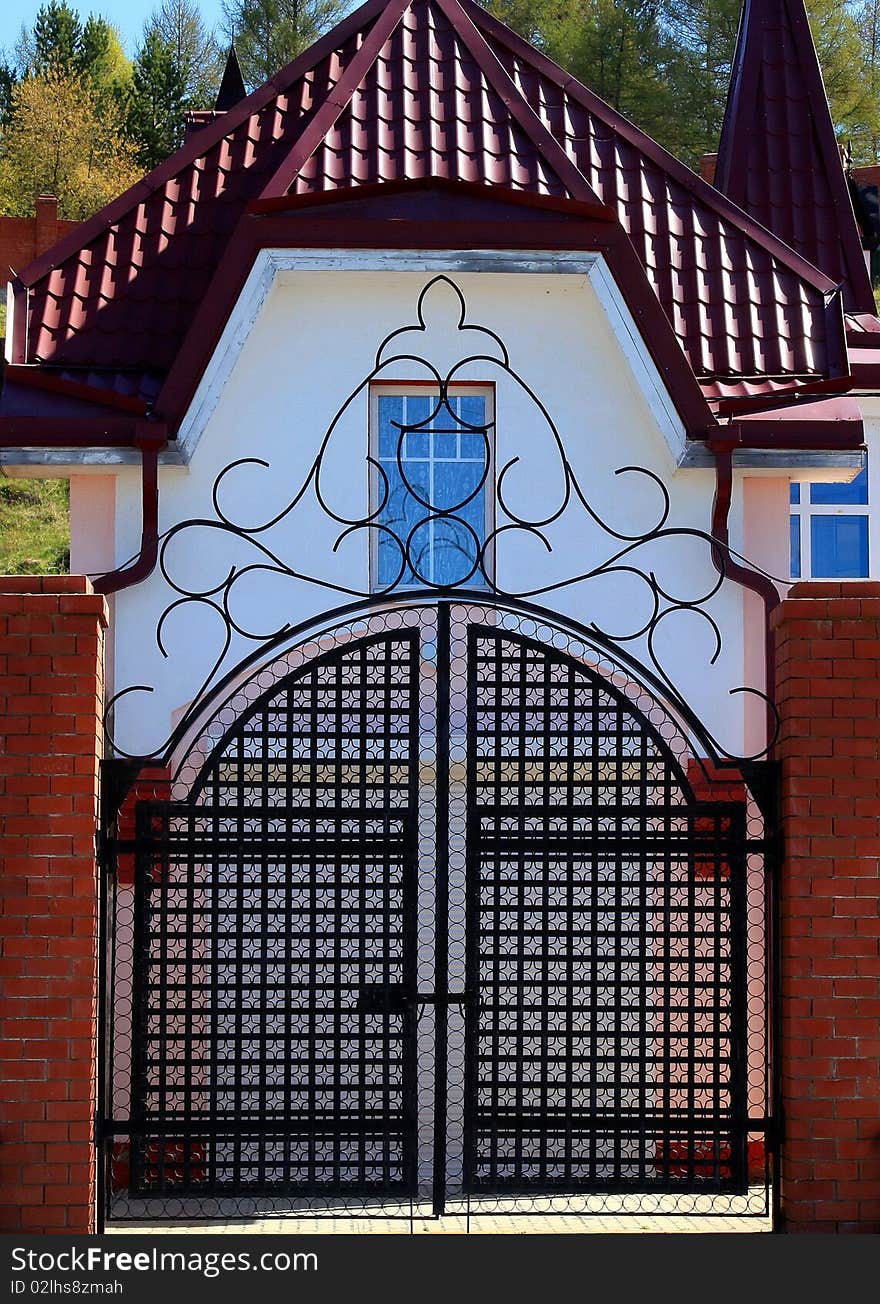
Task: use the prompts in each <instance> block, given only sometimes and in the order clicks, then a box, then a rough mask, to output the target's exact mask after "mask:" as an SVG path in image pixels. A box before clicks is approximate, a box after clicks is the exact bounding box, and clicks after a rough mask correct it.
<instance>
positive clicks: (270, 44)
mask: <svg viewBox="0 0 880 1304" xmlns="http://www.w3.org/2000/svg"><path fill="white" fill-rule="evenodd" d="M350 8H351V3H350V0H224V2H223V12H224V15H225V19H226V24H225V31H226V34H227V36H228V38H229V40H230V41H234V42H235V49H236V53H237V54H238V61H239V63H240V64H241V72H242V76H243V77H244V80H245V84H246V85H247V86H249V87H250V88H253V87H255V86H259V85H261V84H262V83H263V82H264V81H266V80H267V78H269V77H272V76H273V75H274V74H275V73H276V72H278V70H279V68H283V67H284V65H285V64H288V63H290V61H291V60H292V59H295V58H296V56H297V55H298V54H300V53H301V51H303V50H305V49H306V48H307V47H308V46H309V45H311V44H312V43H313V42H314V41H316V40H317V38H318V37H319V36H321V35H322V34H323V33H324V32H326V31H328V30H329V29H330V28H331V27H332V26H333V24H334V23H337V22H338V21H339V19H340V18H342V17H343V16H344V15H345V14H346V13H347V12H348V10H349V9H350Z"/></svg>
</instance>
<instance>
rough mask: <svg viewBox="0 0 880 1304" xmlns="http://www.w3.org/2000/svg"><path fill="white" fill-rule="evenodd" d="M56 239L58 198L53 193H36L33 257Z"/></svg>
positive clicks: (47, 247)
mask: <svg viewBox="0 0 880 1304" xmlns="http://www.w3.org/2000/svg"><path fill="white" fill-rule="evenodd" d="M57 239H58V200H57V198H56V197H55V195H37V219H36V235H35V246H36V247H35V250H34V257H35V258H39V256H40V254H42V253H44V252H45V251H46V250H47V249H49V248H50V247H51V246H52V245H53V244H54V243H55V241H56V240H57Z"/></svg>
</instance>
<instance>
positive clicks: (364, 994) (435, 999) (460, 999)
mask: <svg viewBox="0 0 880 1304" xmlns="http://www.w3.org/2000/svg"><path fill="white" fill-rule="evenodd" d="M470 999H471V998H470V993H468V992H463V993H460V994H458V995H452V994H447V995H444V996H437V995H436V994H435V993H434V992H418V993H413V992H408V991H407V989H406V987H405V986H404V985H403V983H387V984H383V983H367V984H365V985H364V986H363V987H362V988H361V989H360V992H359V993H358V1002H357V1007H356V1008H357V1012H358V1014H406V1013H408V1012H409V1011H410V1010H413V1009H415V1007H416V1006H418V1005H421V1006H425V1005H467V1004H468V1002H469V1001H470Z"/></svg>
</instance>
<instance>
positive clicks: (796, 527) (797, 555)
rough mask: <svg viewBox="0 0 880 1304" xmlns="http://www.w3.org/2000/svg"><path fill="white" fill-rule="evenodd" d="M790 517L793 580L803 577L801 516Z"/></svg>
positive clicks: (791, 573) (791, 571) (791, 572)
mask: <svg viewBox="0 0 880 1304" xmlns="http://www.w3.org/2000/svg"><path fill="white" fill-rule="evenodd" d="M788 519H789V524H790V526H791V549H790V554H791V569H790V571H789V574H790V575H791V578H792V579H793V580H799V579H800V577H801V518H800V517H799V516H790V517H789V518H788Z"/></svg>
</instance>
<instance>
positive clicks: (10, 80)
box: [0, 54, 18, 131]
mask: <svg viewBox="0 0 880 1304" xmlns="http://www.w3.org/2000/svg"><path fill="white" fill-rule="evenodd" d="M17 81H18V75H17V74H16V71H15V65H14V64H12V63H10V61H9V59H8V58H7V56H6V55H5V54H3V55H0V131H3V130H4V129H5V128H7V127H8V126H9V123H10V122H11V119H12V92H13V91H14V90H15V84H16V82H17Z"/></svg>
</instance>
